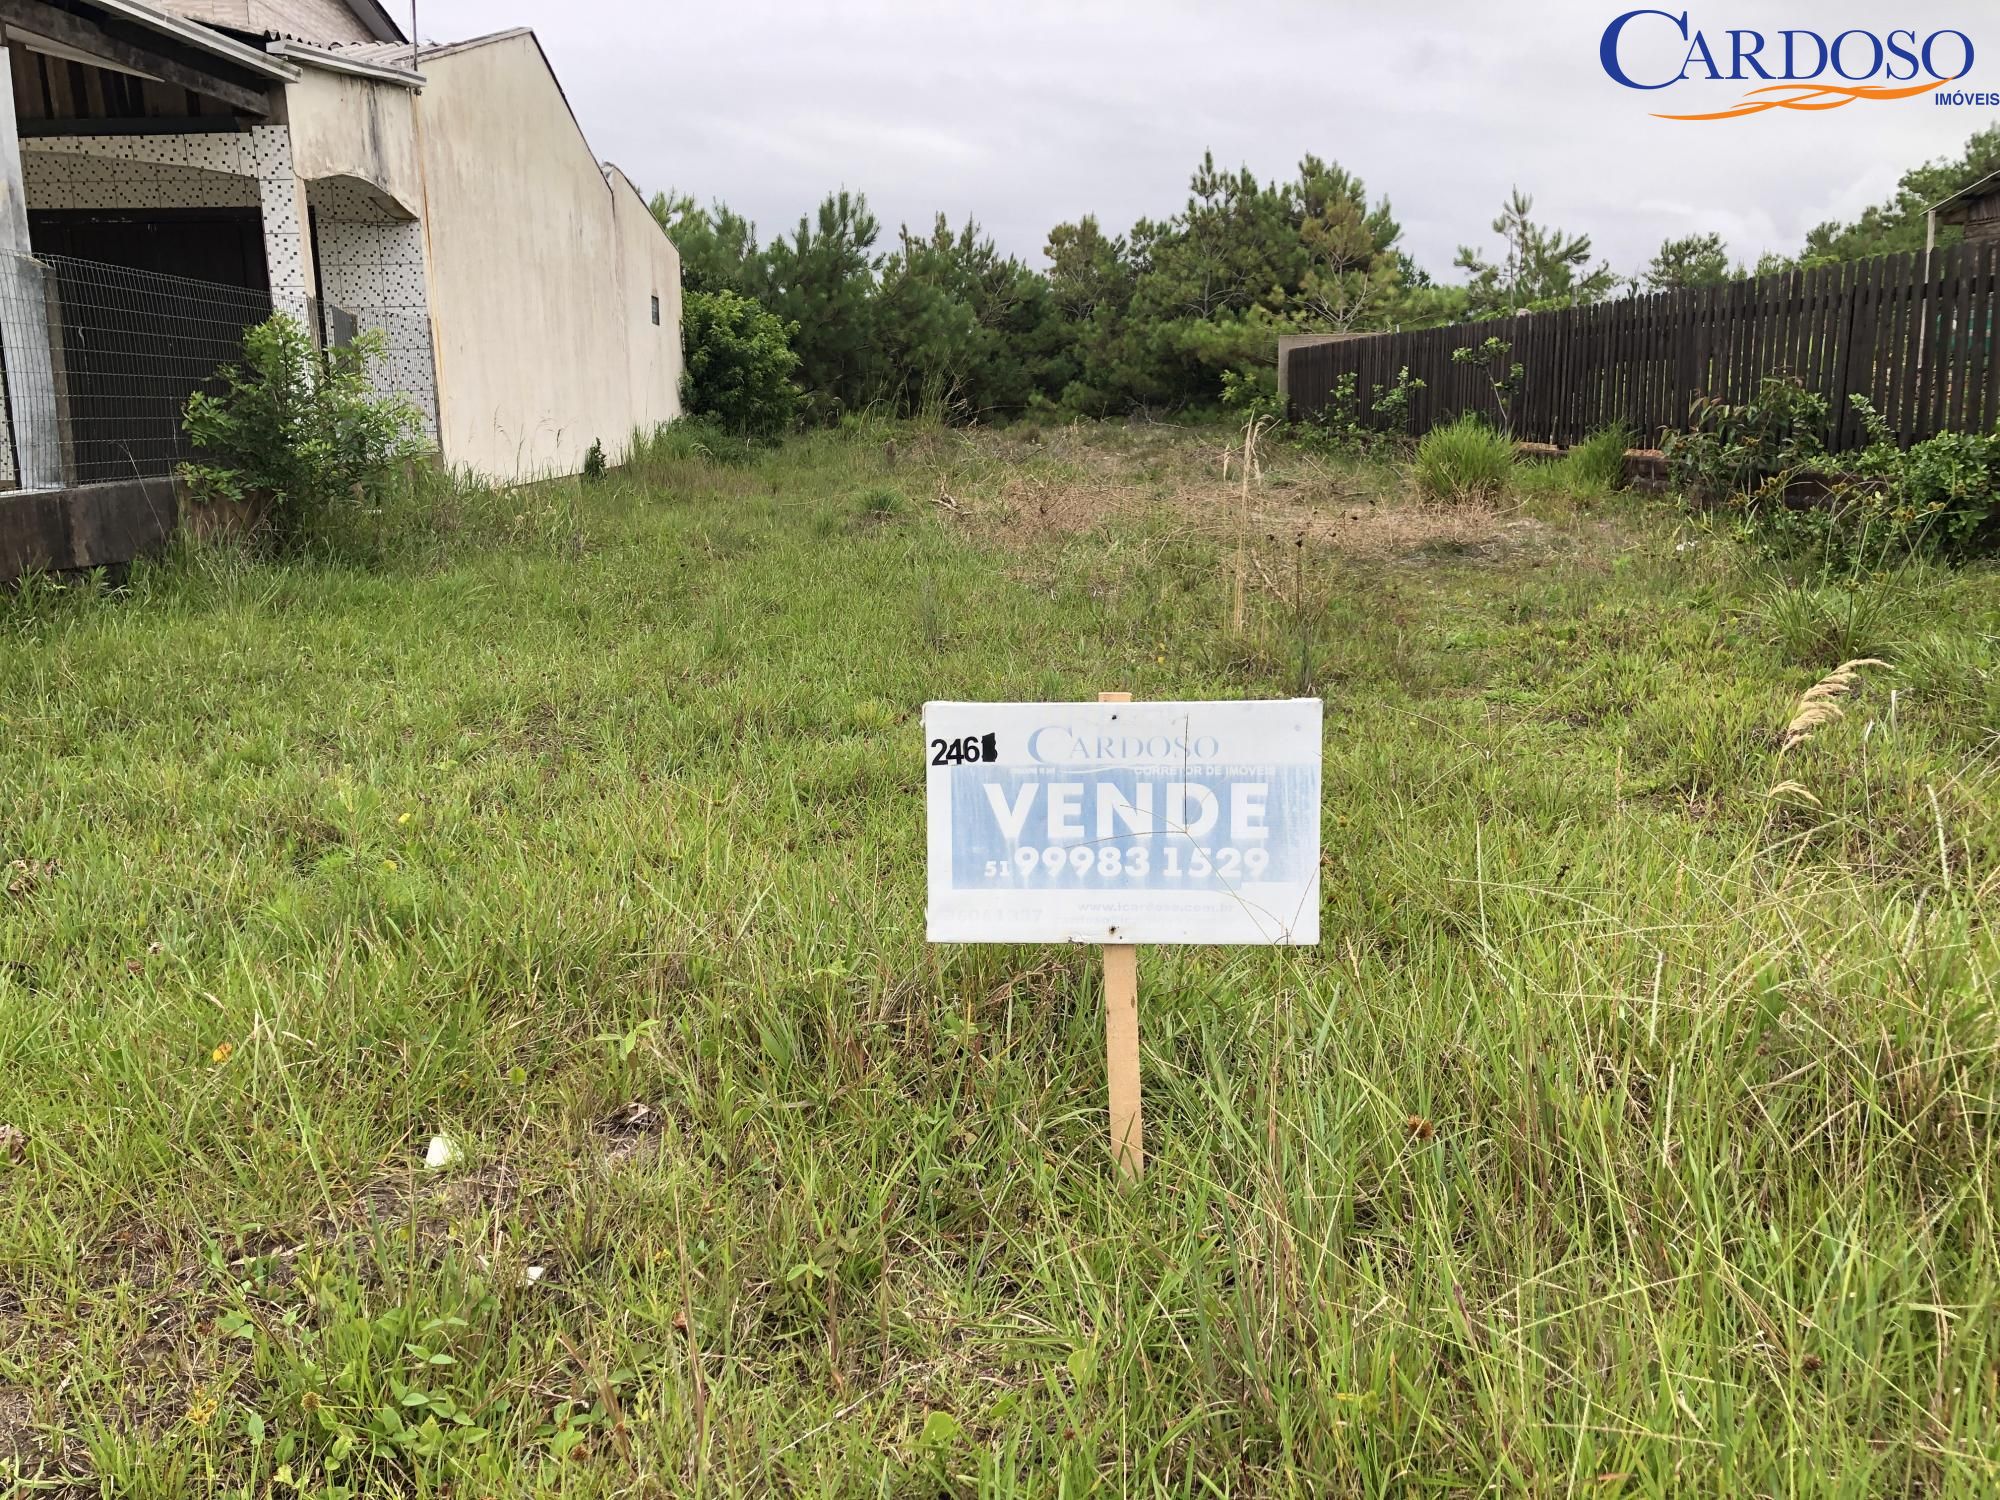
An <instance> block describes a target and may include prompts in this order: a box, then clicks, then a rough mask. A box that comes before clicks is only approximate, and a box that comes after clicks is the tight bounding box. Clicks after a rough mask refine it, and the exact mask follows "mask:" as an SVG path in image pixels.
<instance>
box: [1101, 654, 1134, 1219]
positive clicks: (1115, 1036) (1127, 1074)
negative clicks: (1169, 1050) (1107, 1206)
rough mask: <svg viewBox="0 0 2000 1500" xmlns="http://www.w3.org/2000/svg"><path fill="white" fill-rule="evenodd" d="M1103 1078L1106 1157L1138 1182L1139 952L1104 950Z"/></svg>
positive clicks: (1116, 947) (1118, 698)
mask: <svg viewBox="0 0 2000 1500" xmlns="http://www.w3.org/2000/svg"><path fill="white" fill-rule="evenodd" d="M1098 701H1099V702H1100V703H1130V702H1131V701H1132V695H1131V694H1130V693H1100V694H1098ZM1104 1076H1105V1082H1106V1085H1107V1089H1108V1092H1109V1094H1110V1099H1111V1159H1112V1160H1113V1161H1114V1162H1116V1163H1117V1166H1118V1175H1119V1176H1120V1177H1121V1178H1122V1179H1124V1180H1125V1181H1127V1182H1136V1181H1138V1179H1139V1177H1140V1175H1141V1174H1142V1173H1143V1172H1144V1171H1145V1168H1146V1145H1145V1120H1144V1117H1143V1116H1142V1114H1141V1112H1140V1108H1139V950H1138V949H1137V948H1134V947H1132V946H1131V945H1129V944H1119V943H1111V944H1107V945H1106V946H1105V949H1104Z"/></svg>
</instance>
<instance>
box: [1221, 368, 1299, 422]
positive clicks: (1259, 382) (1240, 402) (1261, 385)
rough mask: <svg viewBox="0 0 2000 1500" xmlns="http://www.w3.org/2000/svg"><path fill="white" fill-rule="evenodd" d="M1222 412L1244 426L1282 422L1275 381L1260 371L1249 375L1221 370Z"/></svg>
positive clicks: (1269, 374)
mask: <svg viewBox="0 0 2000 1500" xmlns="http://www.w3.org/2000/svg"><path fill="white" fill-rule="evenodd" d="M1222 409H1223V410H1224V411H1227V412H1233V413H1235V414H1236V416H1238V417H1239V418H1241V419H1242V420H1243V421H1244V422H1246V423H1249V422H1282V421H1284V420H1285V403H1284V401H1283V400H1282V399H1281V398H1280V397H1279V395H1278V382H1277V379H1276V377H1275V375H1273V374H1271V373H1270V372H1266V371H1262V370H1259V371H1256V372H1253V373H1248V374H1246V373H1244V372H1243V371H1241V370H1224V371H1223V372H1222Z"/></svg>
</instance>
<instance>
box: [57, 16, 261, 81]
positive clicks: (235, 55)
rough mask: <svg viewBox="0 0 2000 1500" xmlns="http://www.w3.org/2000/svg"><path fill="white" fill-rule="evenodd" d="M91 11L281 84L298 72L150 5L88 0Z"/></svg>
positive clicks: (219, 34) (254, 50) (252, 49)
mask: <svg viewBox="0 0 2000 1500" xmlns="http://www.w3.org/2000/svg"><path fill="white" fill-rule="evenodd" d="M89 3H90V5H92V6H93V7H94V8H96V9H98V10H101V11H106V12H109V13H110V14H111V15H114V16H117V17H119V18H120V19H121V20H126V21H130V22H131V23H132V24H133V25H135V26H143V27H145V28H146V29H147V30H149V31H156V32H158V33H160V34H161V35H162V36H170V37H172V38H173V39H174V40H175V41H178V42H185V43H186V44H187V45H188V46H190V47H197V48H199V49H200V50H202V51H203V52H207V53H209V54H211V55H213V56H215V57H220V58H226V59H227V60H228V61H230V62H232V63H234V64H236V66H238V67H240V68H243V69H245V70H246V71H248V72H252V73H258V74H261V75H262V76H264V77H266V78H275V79H277V80H279V81H280V82H283V83H296V82H298V79H299V70H298V69H297V68H294V67H291V66H289V65H288V64H286V63H284V62H281V61H279V60H278V59H277V58H274V57H272V56H270V55H269V54H267V53H264V52H260V51H258V50H257V49H256V48H255V47H249V46H245V45H244V44H243V43H242V42H238V41H232V40H231V39H230V38H228V37H226V36H224V35H223V34H222V33H221V32H219V31H212V30H210V29H209V28H208V27H206V26H204V25H202V24H201V23H200V22H199V21H187V20H183V19H182V18H181V17H179V16H170V15H168V14H167V13H166V12H165V11H158V10H154V9H153V7H152V6H150V5H140V4H138V3H136V0H89Z"/></svg>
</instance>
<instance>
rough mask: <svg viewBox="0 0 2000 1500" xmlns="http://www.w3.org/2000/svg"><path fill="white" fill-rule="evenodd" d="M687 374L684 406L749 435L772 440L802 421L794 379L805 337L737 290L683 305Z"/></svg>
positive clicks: (698, 295)
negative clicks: (797, 347)
mask: <svg viewBox="0 0 2000 1500" xmlns="http://www.w3.org/2000/svg"><path fill="white" fill-rule="evenodd" d="M681 332H682V337H683V339H684V340H685V341H686V350H687V372H686V376H685V378H684V380H683V387H684V388H683V393H682V403H681V404H682V405H683V407H684V408H685V409H686V411H687V413H688V415H689V416H691V417H703V418H707V419H709V420H710V421H712V422H714V423H715V424H716V425H718V426H720V427H722V428H724V429H725V430H727V431H729V432H732V433H735V434H737V435H739V436H742V437H750V438H773V437H778V436H780V435H781V434H783V433H785V432H788V431H789V430H790V429H791V427H792V425H793V424H794V423H795V422H796V421H797V420H798V415H799V388H798V387H797V386H796V385H794V384H793V383H792V376H793V374H794V372H795V371H796V370H797V369H798V367H799V357H798V355H796V354H795V353H793V352H792V347H791V342H790V341H791V339H792V338H793V336H794V335H796V333H797V332H798V329H797V328H796V326H794V325H791V324H787V323H785V322H783V321H782V320H781V319H779V318H778V317H777V316H775V315H774V314H772V313H768V312H766V311H765V310H764V309H763V308H762V307H760V306H759V305H758V304H757V303H755V302H753V301H752V300H751V299H750V298H748V297H744V296H740V295H738V294H737V293H735V292H730V291H714V292H689V293H688V294H687V297H686V299H685V300H684V301H683V303H682V306H681Z"/></svg>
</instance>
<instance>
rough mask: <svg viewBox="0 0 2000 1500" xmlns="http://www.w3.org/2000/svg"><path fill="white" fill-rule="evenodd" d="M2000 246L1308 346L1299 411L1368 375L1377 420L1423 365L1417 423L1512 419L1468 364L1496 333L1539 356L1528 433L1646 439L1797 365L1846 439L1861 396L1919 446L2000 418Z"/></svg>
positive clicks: (1527, 376) (1293, 385) (1518, 410)
mask: <svg viewBox="0 0 2000 1500" xmlns="http://www.w3.org/2000/svg"><path fill="white" fill-rule="evenodd" d="M1997 257H2000V247H1996V246H1994V245H1990V244H1988V245H1958V246H1953V247H1952V248H1950V249H1947V250H1940V251H1938V252H1937V253H1936V254H1935V255H1934V256H1932V257H1931V264H1930V271H1929V274H1928V275H1926V274H1925V270H1924V257H1923V256H1922V255H1921V254H1902V255H1886V256H1881V257H1878V258H1876V259H1874V260H1865V261H1853V262H1849V263H1847V264H1844V265H1833V266H1818V267H1814V268H1812V269H1810V270H1804V271H1781V272H1777V273H1775V274H1773V275H1769V276H1758V277H1750V278H1746V279H1744V280H1741V281H1733V282H1728V283H1725V284H1723V285H1720V286H1712V287H1702V288H1699V289H1696V290H1691V291H1682V292H1661V293H1656V294H1653V295H1650V296H1641V297H1630V298H1626V299H1624V300H1622V301H1618V302H1600V303H1595V304H1593V305H1590V306H1587V307H1573V308H1564V309H1562V310H1560V311H1556V312H1544V313H1529V314H1524V315H1521V316H1519V317H1512V318H1492V319H1487V320H1485V321H1483V322H1478V323H1461V324H1457V325H1455V326H1452V327H1448V328H1424V329H1417V330H1415V331H1412V332H1408V333H1384V334H1376V335H1373V336H1371V337H1368V338H1359V339H1352V340H1349V341H1346V342H1343V343H1337V344H1320V345H1316V346H1312V347H1308V348H1302V349H1295V350H1293V351H1292V353H1291V356H1290V361H1291V363H1290V369H1289V372H1288V374H1289V377H1290V380H1289V384H1290V390H1291V400H1292V408H1293V411H1294V413H1295V414H1297V415H1300V416H1310V415H1311V414H1313V413H1315V412H1318V411H1320V410H1322V409H1323V408H1324V407H1326V406H1327V405H1328V403H1329V402H1330V401H1331V400H1332V399H1333V396H1334V393H1335V392H1336V391H1337V390H1338V389H1339V385H1340V382H1341V379H1342V377H1343V376H1346V375H1349V374H1352V375H1353V376H1354V377H1355V383H1356V388H1357V390H1358V392H1359V393H1360V397H1361V399H1360V402H1359V404H1360V406H1361V408H1362V414H1363V419H1364V420H1368V421H1373V422H1374V425H1378V426H1379V425H1381V423H1380V421H1379V420H1377V419H1374V418H1373V417H1372V414H1371V413H1370V412H1369V410H1368V408H1369V407H1370V406H1371V405H1372V400H1373V395H1374V393H1378V392H1380V391H1385V390H1388V389H1390V388H1391V387H1392V386H1393V385H1394V384H1395V382H1396V380H1397V377H1398V376H1399V374H1400V373H1401V372H1402V371H1404V370H1406V369H1407V370H1408V371H1409V373H1410V374H1411V376H1412V377H1414V378H1417V379H1421V380H1422V381H1423V382H1424V389H1423V390H1422V391H1421V392H1419V393H1418V394H1417V395H1416V397H1415V398H1414V399H1413V400H1412V401H1411V403H1410V406H1409V413H1408V419H1407V421H1408V427H1409V430H1410V432H1411V433H1412V434H1413V435H1414V434H1418V433H1422V432H1425V431H1428V430H1429V429H1430V428H1431V427H1432V426H1434V425H1436V424H1437V423H1439V422H1449V421H1451V420H1452V419H1453V418H1454V417H1457V416H1459V415H1461V414H1462V413H1466V412H1474V413H1477V414H1479V415H1482V416H1485V417H1488V418H1497V417H1498V415H1499V412H1498V408H1497V406H1496V405H1495V402H1494V397H1493V391H1492V387H1491V385H1490V384H1489V382H1488V380H1487V377H1486V374H1485V372H1484V371H1482V370H1479V369H1477V368H1475V367H1473V366H1470V365H1464V364H1458V363H1456V362H1454V361H1453V359H1452V351H1453V350H1455V349H1468V348H1471V349H1476V348H1478V347H1480V346H1481V345H1482V344H1484V343H1485V342H1486V340H1487V339H1489V338H1498V339H1501V340H1502V341H1504V342H1506V343H1508V344H1510V345H1512V352H1511V354H1509V355H1508V356H1507V359H1506V363H1508V364H1514V363H1518V364H1520V365H1521V366H1522V367H1523V375H1522V381H1521V389H1520V391H1519V393H1518V394H1517V395H1516V396H1515V397H1514V401H1513V417H1514V435H1515V436H1516V437H1517V438H1520V439H1523V440H1525V441H1530V442H1543V443H1558V444H1562V445H1564V446H1567V445H1569V444H1571V443H1575V442H1579V441H1581V440H1582V439H1583V438H1585V437H1588V436H1589V435H1590V434H1591V433H1593V432H1596V431H1598V430H1600V429H1602V428H1605V427H1609V426H1611V425H1613V424H1614V423H1618V422H1623V423H1624V424H1625V426H1626V427H1628V428H1629V429H1630V430H1631V431H1632V432H1633V433H1634V434H1636V435H1637V437H1638V439H1639V441H1640V442H1641V443H1642V444H1648V445H1650V444H1653V443H1657V442H1658V441H1659V439H1660V438H1661V437H1662V436H1663V435H1664V434H1666V433H1668V432H1671V431H1674V430H1676V429H1679V428H1682V427H1685V426H1686V425H1687V416H1688V410H1689V408H1690V406H1691V405H1692V404H1693V402H1694V401H1695V399H1696V398H1697V397H1699V396H1721V397H1723V398H1724V399H1726V400H1729V401H1733V402H1740V401H1745V400H1748V399H1749V398H1750V397H1751V396H1752V395H1753V394H1754V393H1755V391H1756V389H1757V386H1758V385H1759V383H1760V382H1761V381H1763V379H1764V378H1765V377H1767V376H1771V375H1795V376H1797V377H1799V378H1800V379H1802V380H1803V381H1804V382H1805V383H1806V385H1807V386H1809V387H1810V388H1812V389H1813V390H1816V391H1820V392H1823V393H1825V394H1826V396H1827V397H1828V398H1829V400H1830V402H1831V404H1832V408H1833V422H1832V427H1833V431H1832V434H1831V437H1832V441H1833V445H1834V447H1835V448H1836V449H1845V448H1854V447H1859V446H1861V445H1862V444H1864V443H1865V442H1866V441H1867V435H1866V432H1865V429H1864V428H1863V426H1862V421H1861V413H1860V411H1859V410H1858V409H1857V408H1856V407H1855V406H1854V405H1853V404H1852V402H1851V401H1850V400H1849V398H1850V396H1855V395H1859V396H1862V397H1865V398H1866V399H1867V400H1868V401H1869V402H1870V403H1871V404H1872V405H1873V406H1874V407H1875V409H1876V410H1877V411H1878V412H1880V413H1881V414H1882V416H1883V418H1884V419H1885V420H1886V421H1887V422H1888V424H1889V426H1890V427H1891V429H1892V430H1893V431H1894V432H1895V434H1896V436H1897V437H1898V439H1899V440H1900V441H1902V442H1904V443H1912V442H1917V441H1920V440H1921V439H1923V438H1927V437H1931V436H1934V435H1935V434H1937V433H1939V432H1943V431H1947V430H1971V429H1984V428H1988V427H1991V426H1992V425H1993V424H1994V422H1995V421H1996V419H2000V369H1996V361H1995V354H1996V351H1995V348H1994V335H1995V318H1996V311H2000V308H1996V301H2000V288H1996V284H1995V272H1996V269H2000V265H1996V258H1997Z"/></svg>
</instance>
